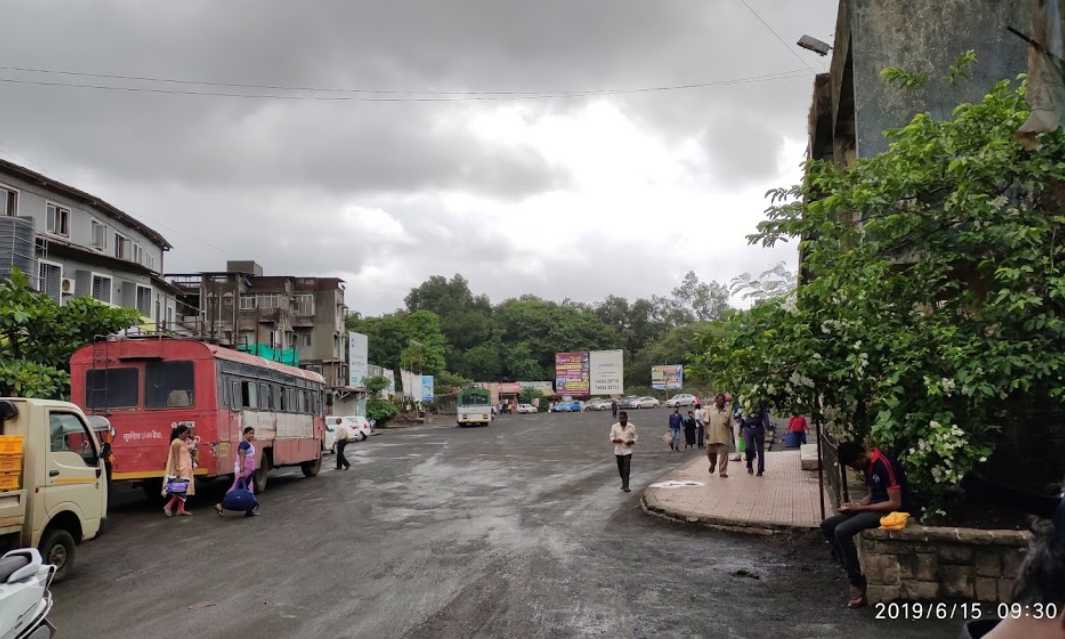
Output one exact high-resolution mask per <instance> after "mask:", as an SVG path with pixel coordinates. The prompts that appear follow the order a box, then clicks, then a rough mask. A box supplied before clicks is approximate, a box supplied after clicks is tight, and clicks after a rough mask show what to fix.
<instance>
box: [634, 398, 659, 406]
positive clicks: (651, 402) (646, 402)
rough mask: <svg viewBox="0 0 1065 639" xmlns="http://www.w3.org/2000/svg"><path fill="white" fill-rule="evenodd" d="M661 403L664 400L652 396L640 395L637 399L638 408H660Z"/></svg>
mask: <svg viewBox="0 0 1065 639" xmlns="http://www.w3.org/2000/svg"><path fill="white" fill-rule="evenodd" d="M661 405H662V402H660V401H658V400H657V399H655V398H654V397H650V396H646V397H640V398H638V399H637V400H636V408H658V407H659V406H661Z"/></svg>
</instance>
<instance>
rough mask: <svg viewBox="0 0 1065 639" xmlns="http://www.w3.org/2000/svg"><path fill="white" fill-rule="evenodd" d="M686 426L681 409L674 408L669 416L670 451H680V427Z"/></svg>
mask: <svg viewBox="0 0 1065 639" xmlns="http://www.w3.org/2000/svg"><path fill="white" fill-rule="evenodd" d="M683 425H684V418H683V417H681V416H680V409H679V408H674V409H673V414H672V415H670V416H669V449H670V450H673V451H679V450H680V427H681V426H683Z"/></svg>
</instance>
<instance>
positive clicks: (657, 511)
mask: <svg viewBox="0 0 1065 639" xmlns="http://www.w3.org/2000/svg"><path fill="white" fill-rule="evenodd" d="M640 510H642V511H643V512H644V513H645V514H647V515H649V516H651V517H655V518H656V519H661V520H663V521H668V522H670V523H673V524H680V525H682V526H694V527H697V528H708V529H710V530H717V531H723V532H734V533H742V534H744V535H760V536H763V537H767V536H772V535H779V534H783V533H788V532H800V531H807V530H809V529H808V528H798V527H790V526H771V525H769V524H756V523H747V522H739V521H733V520H731V519H723V518H719V517H706V516H697V515H686V514H683V513H681V512H676V511H672V512H671V511H669V510H666V509H665V508H659V507H657V506H652V505H651V504H648V503H647V495H646V493H644V494H643V495H641V496H640Z"/></svg>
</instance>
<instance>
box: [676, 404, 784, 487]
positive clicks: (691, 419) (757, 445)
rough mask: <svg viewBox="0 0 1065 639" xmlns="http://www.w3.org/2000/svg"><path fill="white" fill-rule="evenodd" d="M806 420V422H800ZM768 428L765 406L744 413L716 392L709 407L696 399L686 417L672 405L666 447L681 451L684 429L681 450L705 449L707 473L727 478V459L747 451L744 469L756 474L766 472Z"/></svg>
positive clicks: (767, 414) (733, 458)
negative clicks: (682, 443)
mask: <svg viewBox="0 0 1065 639" xmlns="http://www.w3.org/2000/svg"><path fill="white" fill-rule="evenodd" d="M803 423H805V422H803ZM768 427H769V412H768V411H767V410H765V409H762V410H758V411H753V412H751V413H750V414H745V413H744V412H743V411H742V410H741V409H740V407H739V406H738V405H735V403H734V402H733V401H732V398H731V397H730V396H729V395H727V394H725V393H718V394H717V396H715V397H714V401H713V403H712V404H711V405H710V406H709V407H708V408H705V409H704V408H703V405H702V403H701V402H698V401H697V402H696V404H695V407H694V410H689V411H688V414H687V416H684V415H681V413H680V408H674V409H673V413H672V414H670V416H669V438H668V439H669V448H670V450H672V451H674V452H680V451H681V450H682V448H681V443H680V437H681V430H682V429H683V431H684V449H688V448H696V447H698V448H704V447H705V448H706V456H707V458H708V459H709V460H710V469H709V470H710V473H711V474H713V473H714V472H715V471H716V472H718V473H719V475H720V476H721V477H728V472H727V469H728V462H729V461H730V460H731V461H740V456H739V453H740V451H741V450H743V451H744V452H745V453H746V461H747V472H748V473H749V474H752V475H753V474H756V472H755V460H756V459H757V476H759V477H762V476H763V475H764V474H765V433H766V428H768Z"/></svg>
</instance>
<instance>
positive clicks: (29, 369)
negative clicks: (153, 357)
mask: <svg viewBox="0 0 1065 639" xmlns="http://www.w3.org/2000/svg"><path fill="white" fill-rule="evenodd" d="M138 321H139V315H138V314H137V312H136V311H134V310H132V309H127V308H113V307H110V306H107V305H106V304H102V303H100V302H97V301H96V300H94V299H91V298H86V297H76V298H73V299H71V300H69V301H67V302H66V303H65V304H63V305H62V306H60V305H59V304H56V303H55V301H54V300H52V298H50V297H48V296H47V295H44V294H42V293H38V292H37V291H34V290H33V289H32V288H30V283H29V279H28V278H27V277H26V275H25V274H24V273H21V272H20V271H18V270H17V269H15V270H14V271H13V272H12V274H11V277H10V279H7V280H3V281H0V362H3V366H2V370H0V394H17V395H23V396H31V397H45V398H60V397H62V396H65V395H66V393H67V389H68V386H69V371H70V356H71V355H72V354H73V353H74V351H75V350H77V349H78V348H79V347H81V346H83V345H84V344H87V343H89V342H91V341H92V340H93V339H94V338H97V337H104V336H108V335H113V334H115V333H117V332H119V331H121V330H123V329H126V328H129V327H130V326H133V325H134V324H136V323H137V322H138Z"/></svg>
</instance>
